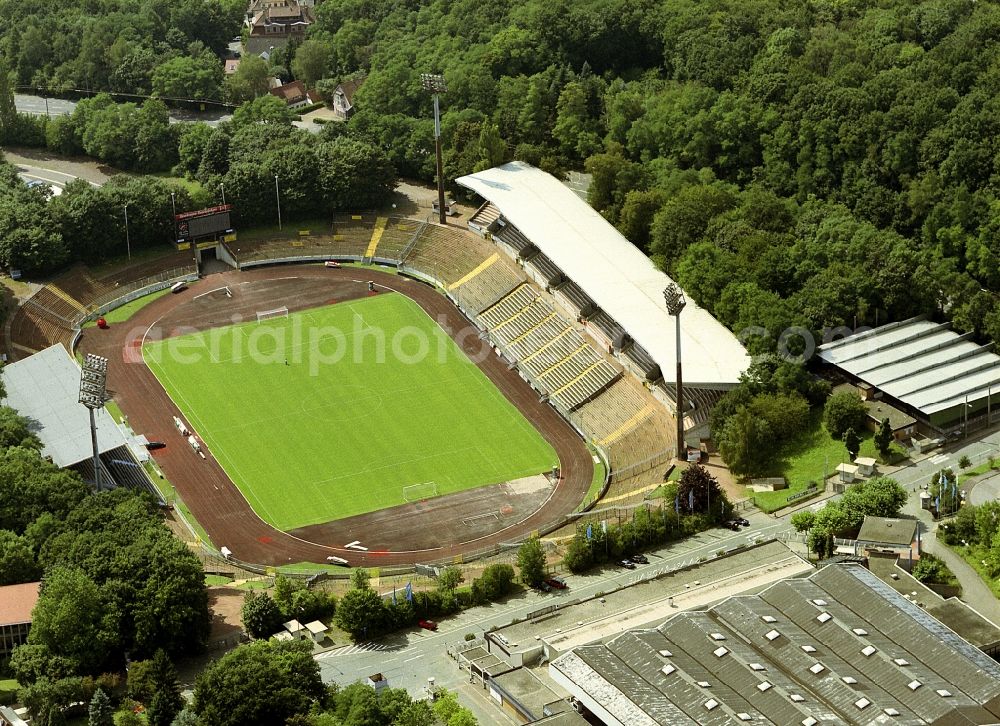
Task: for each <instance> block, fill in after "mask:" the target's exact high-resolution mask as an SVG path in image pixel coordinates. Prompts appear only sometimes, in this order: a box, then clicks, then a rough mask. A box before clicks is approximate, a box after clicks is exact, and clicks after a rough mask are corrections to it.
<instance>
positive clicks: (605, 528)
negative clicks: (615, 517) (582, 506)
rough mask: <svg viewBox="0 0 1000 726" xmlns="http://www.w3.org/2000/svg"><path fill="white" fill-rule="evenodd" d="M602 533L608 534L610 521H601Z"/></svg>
mask: <svg viewBox="0 0 1000 726" xmlns="http://www.w3.org/2000/svg"><path fill="white" fill-rule="evenodd" d="M601 531H602V532H604V534H607V533H608V520H606V519H602V520H601Z"/></svg>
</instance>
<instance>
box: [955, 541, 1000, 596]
mask: <svg viewBox="0 0 1000 726" xmlns="http://www.w3.org/2000/svg"><path fill="white" fill-rule="evenodd" d="M947 546H948V547H951V551H952V552H954V553H955V554H956V555H958V556H959V557H961V558H962V559H963V560H965V561H966V562H968V563H969V566H970V567H972V569H974V570H975V571H976V572H977V573H978V574H979V578H980V579H981V580H982V581H983V582H984V583H986V587H988V588H990V592H992V593H993V597H996V598H1000V579H997V578H994V577H993V576H992V573H991V572H989V571H988V570H987V569H986V567H984V566H983V560H985V559H986V557H987V556H988V555H989V550H987V549H986V548H985V547H980V546H979V545H969V546H968V547H964V546H962V545H947Z"/></svg>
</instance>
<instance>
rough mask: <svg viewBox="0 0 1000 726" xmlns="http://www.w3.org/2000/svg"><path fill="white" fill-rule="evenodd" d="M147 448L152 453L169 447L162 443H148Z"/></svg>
mask: <svg viewBox="0 0 1000 726" xmlns="http://www.w3.org/2000/svg"><path fill="white" fill-rule="evenodd" d="M146 448H147V449H149V450H150V451H156V450H157V449H165V448H167V445H166V444H165V443H163V442H162V441H147V442H146Z"/></svg>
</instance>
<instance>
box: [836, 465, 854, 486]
mask: <svg viewBox="0 0 1000 726" xmlns="http://www.w3.org/2000/svg"><path fill="white" fill-rule="evenodd" d="M837 473H838V474H840V481H843V482H852V481H854V480H855V479H857V478H858V467H856V466H855V465H854V464H837Z"/></svg>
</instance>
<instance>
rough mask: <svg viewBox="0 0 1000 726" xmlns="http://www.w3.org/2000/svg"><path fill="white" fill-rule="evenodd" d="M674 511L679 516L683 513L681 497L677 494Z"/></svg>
mask: <svg viewBox="0 0 1000 726" xmlns="http://www.w3.org/2000/svg"><path fill="white" fill-rule="evenodd" d="M674 511H675V512H677V513H678V514H680V513H681V495H680V494H677V495H675V496H674Z"/></svg>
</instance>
